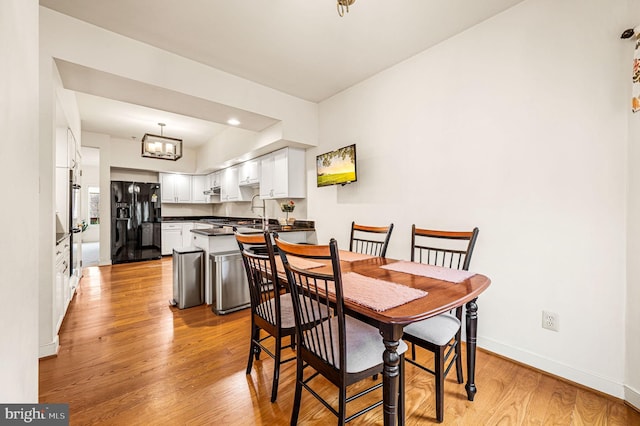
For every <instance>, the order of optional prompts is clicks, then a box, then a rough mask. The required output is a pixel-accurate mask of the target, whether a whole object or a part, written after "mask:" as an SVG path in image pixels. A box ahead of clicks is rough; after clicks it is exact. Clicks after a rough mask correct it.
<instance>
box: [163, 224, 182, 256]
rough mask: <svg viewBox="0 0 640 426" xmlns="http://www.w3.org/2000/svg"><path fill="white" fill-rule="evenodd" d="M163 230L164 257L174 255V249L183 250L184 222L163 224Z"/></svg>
mask: <svg viewBox="0 0 640 426" xmlns="http://www.w3.org/2000/svg"><path fill="white" fill-rule="evenodd" d="M161 228H162V231H161V232H162V249H161V253H162V255H163V256H166V255H169V254H173V249H174V248H182V222H170V223H166V222H163V223H162V226H161Z"/></svg>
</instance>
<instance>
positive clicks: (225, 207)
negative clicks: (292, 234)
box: [162, 198, 307, 219]
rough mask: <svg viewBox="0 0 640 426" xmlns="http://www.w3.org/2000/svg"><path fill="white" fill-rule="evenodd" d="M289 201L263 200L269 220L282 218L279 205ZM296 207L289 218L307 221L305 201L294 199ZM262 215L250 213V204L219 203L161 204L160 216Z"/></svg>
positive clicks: (260, 211) (259, 201)
mask: <svg viewBox="0 0 640 426" xmlns="http://www.w3.org/2000/svg"><path fill="white" fill-rule="evenodd" d="M287 201H289V199H288V198H287V199H283V200H265V202H264V206H265V209H266V210H267V217H268V218H269V219H278V218H284V217H285V216H286V214H285V213H284V212H282V211H281V209H280V203H281V202H282V203H283V202H287ZM294 202H295V204H296V207H295V209H294V211H293V212H291V213H289V217H290V218H291V217H293V218H296V219H307V200H306V199H295V200H294ZM254 203H255V205H256V206H262V200H260V199H259V198H256V199H255V201H254ZM259 214H262V210H261V209H256V213H252V212H251V203H249V202H236V203H219V204H176V203H162V216H233V217H255V218H258V217H259Z"/></svg>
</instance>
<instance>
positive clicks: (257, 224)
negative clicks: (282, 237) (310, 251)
mask: <svg viewBox="0 0 640 426" xmlns="http://www.w3.org/2000/svg"><path fill="white" fill-rule="evenodd" d="M162 221H163V222H202V223H206V224H209V225H212V226H213V228H210V229H192V230H191V232H193V233H195V234H200V235H206V236H215V235H233V227H234V226H235V227H236V228H237V229H239V231H240V232H243V233H257V232H262V230H263V227H262V220H261V219H259V218H255V217H254V218H246V217H227V216H163V217H162ZM267 229H268V230H269V231H277V232H313V231H315V222H314V221H312V220H296V221H295V223H294V224H293V225H291V226H282V225H280V224H279V223H278V220H277V219H270V220H269V223H268V225H267Z"/></svg>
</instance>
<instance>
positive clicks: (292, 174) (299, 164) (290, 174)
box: [260, 147, 306, 199]
mask: <svg viewBox="0 0 640 426" xmlns="http://www.w3.org/2000/svg"><path fill="white" fill-rule="evenodd" d="M305 187H306V185H305V155H304V150H303V149H299V148H291V147H289V148H282V149H280V150H278V151H275V152H272V153H271V154H267V155H265V156H264V157H261V158H260V198H263V199H271V198H304V197H305V196H306V191H305Z"/></svg>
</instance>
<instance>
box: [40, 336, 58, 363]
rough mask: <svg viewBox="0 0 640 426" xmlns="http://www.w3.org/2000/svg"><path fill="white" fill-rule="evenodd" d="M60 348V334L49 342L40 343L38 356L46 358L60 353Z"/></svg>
mask: <svg viewBox="0 0 640 426" xmlns="http://www.w3.org/2000/svg"><path fill="white" fill-rule="evenodd" d="M59 348H60V340H59V339H58V335H57V334H56V337H55V338H54V339H53V340H52V341H51V342H49V343H46V344H44V345H40V347H39V348H38V358H44V357H46V356H51V355H58V349H59Z"/></svg>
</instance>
